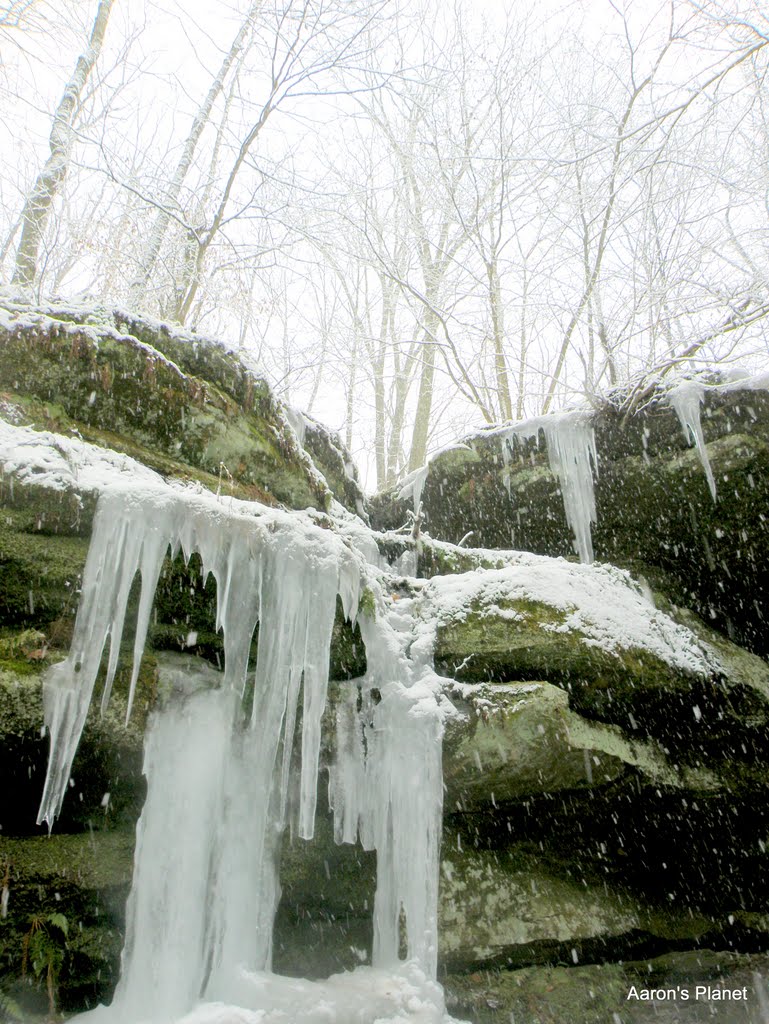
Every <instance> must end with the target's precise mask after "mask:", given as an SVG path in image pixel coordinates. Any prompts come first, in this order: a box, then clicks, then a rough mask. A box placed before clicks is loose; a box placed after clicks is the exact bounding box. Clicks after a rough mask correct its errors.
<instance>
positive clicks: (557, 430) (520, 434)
mask: <svg viewBox="0 0 769 1024" xmlns="http://www.w3.org/2000/svg"><path fill="white" fill-rule="evenodd" d="M704 397H705V387H704V385H703V384H700V383H698V382H697V381H694V380H688V381H684V382H683V383H682V384H679V385H678V386H677V387H675V388H672V389H671V390H670V391H669V392H668V395H667V401H668V403H669V405H670V406H671V408H673V409H674V411H675V413H676V415H677V416H678V420H679V422H680V424H681V429H682V430H683V432H684V437H685V438H686V440H687V442H688V443H691V444H693V445H694V447H695V448H696V449H697V454H698V456H699V459H700V462H701V464H702V468H703V470H704V472H705V476H706V478H707V481H708V487H709V488H710V493H711V495H712V497H713V501H715V500H716V482H715V478H714V476H713V471H712V469H711V466H710V460H709V458H708V453H707V449H706V447H705V438H704V436H703V433H702V423H701V419H700V405H701V404H702V402H703V401H704ZM592 420H593V416H592V413H591V412H589V411H585V410H582V409H575V410H573V411H570V412H565V413H559V414H556V415H552V416H540V417H538V418H536V419H531V420H523V421H522V422H520V423H512V424H506V425H505V426H503V427H493V428H491V429H489V430H487V431H485V436H486V437H497V438H499V440H500V442H501V444H502V458H503V460H504V463H505V473H504V475H503V480H504V483H505V487H506V488H507V491H508V494H510V475H509V472H508V471H507V466H508V465H509V462H510V458H511V456H512V454H513V451H514V448H515V445H516V443H522V442H523V441H537V442H538V441H539V433H540V431H542V433H543V434H544V437H545V442H546V444H547V455H548V461H549V463H550V469H551V471H552V473H553V475H554V476H555V478H556V480H557V481H558V484H559V486H560V488H561V494H562V496H563V507H564V512H565V515H566V522H567V523H568V525H569V527H570V529H571V531H572V533H573V534H574V550H575V552H576V554H577V555H578V556H579V560H580V561H581V562H585V563H590V562H592V561H593V538H592V524H593V523H595V522H596V521H597V518H596V508H595V489H594V474H596V473H597V472H598V453H597V451H596V445H595V431H594V429H593V422H592ZM428 471H429V464H428V465H425V466H422V467H421V468H420V469H418V470H416V471H415V472H414V473H413V474H412V475H411V477H410V478H409V480H408V482H407V484H406V485H405V486H404V487H403V488H402V489H401V491H400V493H399V495H398V497H402V498H405V497H411V498H413V502H414V511H415V514H417V515H418V513H419V507H420V505H421V500H422V491H423V489H424V485H425V481H426V479H427V474H428Z"/></svg>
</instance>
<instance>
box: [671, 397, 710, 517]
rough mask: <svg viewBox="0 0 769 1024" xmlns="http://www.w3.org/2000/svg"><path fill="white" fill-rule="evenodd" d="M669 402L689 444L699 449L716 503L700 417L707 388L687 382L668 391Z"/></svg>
mask: <svg viewBox="0 0 769 1024" xmlns="http://www.w3.org/2000/svg"><path fill="white" fill-rule="evenodd" d="M667 400H668V402H669V403H670V405H671V406H672V407H673V409H674V410H675V413H676V415H677V416H678V420H679V423H680V424H681V429H682V430H683V432H684V437H685V438H686V441H687V443H691V441H693V442H694V447H695V448H696V449H697V454H698V455H699V457H700V462H701V463H702V468H703V470H704V471H705V478H706V479H707V481H708V487H709V488H710V494H711V496H712V498H713V501H715V500H716V481H715V477H714V476H713V469H712V468H711V465H710V459H709V457H708V450H707V448H706V446H705V437H704V435H703V433H702V419H701V417H700V406H701V405H702V403H703V402H704V401H705V386H704V385H703V384H700V383H699V382H698V381H696V380H685V381H683V382H682V383H681V384H678V385H676V387H674V388H671V389H670V391H668V393H667Z"/></svg>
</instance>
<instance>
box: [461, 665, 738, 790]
mask: <svg viewBox="0 0 769 1024" xmlns="http://www.w3.org/2000/svg"><path fill="white" fill-rule="evenodd" d="M449 696H450V698H451V700H452V703H453V704H454V706H455V707H456V708H457V709H458V710H460V711H461V712H463V717H462V718H461V719H452V720H451V721H450V722H449V723H448V725H447V731H446V735H445V737H444V745H443V779H444V785H445V787H446V794H445V800H446V806H447V807H450V808H452V809H453V808H454V807H456V808H458V809H460V810H466V809H469V808H472V807H477V806H482V805H484V804H488V803H489V802H498V803H506V802H509V801H511V800H519V799H522V798H524V797H527V796H531V795H532V794H537V793H557V792H559V791H560V790H564V789H566V790H572V789H582V788H586V789H593V788H594V787H601V786H606V785H608V784H609V783H614V782H617V781H618V780H619V779H622V778H625V777H628V776H629V775H632V778H633V784H635V779H637V778H640V779H642V780H643V782H644V784H645V785H655V786H664V787H669V788H674V789H686V790H691V791H693V792H697V791H705V792H707V791H712V790H716V789H718V788H719V787H720V786H721V785H722V783H721V782H720V780H719V778H718V776H717V775H715V773H714V772H713V771H710V770H708V769H707V768H700V769H697V770H694V769H688V768H686V767H685V766H680V765H674V764H673V763H672V762H671V761H670V759H669V758H668V757H667V756H666V754H665V753H664V751H663V750H662V748H661V747H660V745H659V744H657V743H654V742H643V741H641V740H640V739H638V738H637V736H633V735H626V734H625V733H623V732H622V730H620V729H619V728H618V727H617V726H612V725H604V724H603V723H599V722H594V721H590V720H589V719H585V718H583V717H581V716H580V715H578V714H576V713H575V712H574V711H572V710H571V709H570V708H569V696H568V693H567V692H566V691H565V690H563V689H561V688H559V687H556V686H553V685H552V684H550V683H545V682H530V683H507V684H501V685H495V684H493V683H490V684H478V685H469V686H468V685H464V686H457V687H456V688H455V689H454V690H453V691H451V690H450V691H449Z"/></svg>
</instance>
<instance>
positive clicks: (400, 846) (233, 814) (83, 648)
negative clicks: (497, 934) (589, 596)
mask: <svg viewBox="0 0 769 1024" xmlns="http://www.w3.org/2000/svg"><path fill="white" fill-rule="evenodd" d="M169 549H170V550H171V552H172V553H175V552H177V551H181V552H182V553H183V554H184V556H185V557H186V558H187V559H189V558H190V556H191V555H192V554H193V553H194V552H196V553H197V554H198V555H199V556H200V559H201V564H202V571H203V573H204V575H207V574H208V573H211V574H212V575H213V576H214V578H215V580H216V584H217V623H216V625H217V628H221V631H222V633H223V643H224V651H225V666H224V672H223V673H222V675H221V686H220V687H219V689H214V690H212V689H203V690H199V691H198V692H192V693H187V694H186V695H184V696H183V698H177V699H176V700H172V701H169V703H168V705H167V706H166V707H165V708H164V709H161V710H160V711H157V712H155V713H154V714H153V716H152V719H151V724H150V726H149V727H148V733H147V738H146V746H145V761H144V771H145V775H146V777H147V785H148V795H147V800H146V803H145V807H144V810H143V812H142V816H141V818H140V821H139V825H138V827H137V846H136V856H135V865H134V881H133V886H132V890H131V895H130V898H129V905H128V913H127V934H126V944H125V949H124V952H123V966H122V975H121V979H120V982H119V984H118V988H117V990H116V993H115V998H114V1000H113V1003H112V1005H111V1006H110V1007H108V1008H105V1007H99V1008H97V1010H95V1011H92V1012H91V1013H90V1014H86V1015H85V1017H86V1018H92V1019H95V1020H103V1021H105V1022H109V1024H139V1022H152V1024H173V1022H178V1021H181V1020H182V1018H183V1019H184V1020H185V1021H186V1022H189V1024H191V1022H203V1021H214V1020H228V1021H231V1020H243V1021H254V1022H256V1021H260V1022H262V1024H266V1022H270V1021H273V1020H274V1021H275V1022H277V1021H285V1020H286V1019H288V1018H287V1017H286V1015H285V1010H286V1008H287V1007H291V1008H292V1009H291V1019H292V1020H296V1021H299V1020H301V1021H306V1022H307V1024H314V1022H316V1021H317V1022H321V1021H328V1020H329V1019H334V1020H339V1021H341V1020H348V1019H349V1020H353V1019H354V1020H355V1021H358V1022H360V1024H366V1022H373V1021H374V1020H377V1021H382V1022H385V1021H393V1022H396V1021H397V1022H401V1021H415V1022H416V1021H424V1022H425V1024H438V1022H440V1021H444V1020H448V1018H447V1017H446V1016H445V1008H444V1005H443V996H442V992H441V990H440V987H439V986H438V985H436V984H435V982H434V981H433V980H431V979H434V977H435V970H436V958H437V880H438V853H439V836H440V823H441V808H442V777H441V734H442V720H441V711H440V706H439V703H438V700H437V699H436V698H437V695H438V689H439V686H438V681H437V678H436V677H435V676H434V674H433V672H432V668H431V659H430V657H429V653H430V652H429V650H419V652H418V654H415V655H413V656H412V652H411V646H412V642H413V639H414V637H413V636H412V635H411V634H410V633H409V629H408V622H409V621H410V620H409V617H408V616H407V615H404V612H405V610H406V609H405V608H402V609H399V608H397V607H396V603H395V602H390V603H389V604H388V602H387V601H386V600H385V597H384V595H383V593H382V591H381V589H380V588H379V585H378V583H377V580H376V578H375V577H373V576H372V578H371V580H370V581H369V583H370V585H371V586H372V587H373V588H374V591H375V598H376V600H377V602H378V606H379V607H378V611H377V615H376V616H375V617H367V616H362V617H361V626H362V630H363V633H364V639H365V642H366V649H367V658H368V665H369V669H368V673H367V676H366V678H365V679H364V680H360V681H359V682H358V684H356V686H354V687H353V690H355V691H356V692H357V689H358V688H360V690H361V691H363V692H364V693H365V694H366V697H365V699H364V700H362V701H361V711H357V710H353V709H352V708H351V706H350V705H345V707H344V710H343V719H342V720H341V721H340V738H341V740H342V742H341V746H340V759H339V765H338V767H337V768H336V770H335V771H334V773H333V778H332V782H331V787H330V788H331V795H332V800H333V805H334V813H335V819H336V832H337V836H338V838H339V839H340V841H341V840H345V841H348V842H354V841H355V840H356V838H357V836H358V835H360V839H361V841H362V843H363V844H364V845H365V846H366V847H367V848H369V849H370V848H375V849H376V850H377V894H376V902H375V907H374V933H375V941H374V950H373V967H372V968H360V969H359V970H358V971H355V972H352V973H351V974H349V975H342V976H338V977H336V978H331V979H329V980H328V981H327V982H323V983H310V982H301V981H295V980H293V979H281V978H277V977H276V976H275V975H272V974H271V973H270V966H271V941H272V923H273V917H274V913H275V910H276V906H277V902H278V898H279V892H280V890H279V880H278V867H277V863H276V847H277V845H278V840H279V837H280V834H281V831H282V829H283V828H284V826H285V825H286V823H287V821H288V819H289V818H290V819H291V821H292V823H293V825H294V827H295V828H296V830H297V831H298V834H299V835H300V836H302V837H304V838H311V837H312V834H313V827H314V818H315V802H316V792H317V782H318V764H319V752H320V742H321V733H320V729H321V717H322V715H323V711H324V708H325V705H326V690H327V685H328V664H329V651H330V643H331V633H332V628H333V622H334V616H335V610H336V604H337V596H339V598H341V603H342V607H343V610H344V614H345V615H346V616H347V617H348V618H354V617H355V616H356V613H357V608H358V599H359V594H360V587H361V579H362V574H365V573H366V571H367V569H366V562H365V560H364V558H363V557H361V556H360V555H359V554H358V553H357V552H356V551H355V550H354V548H353V546H352V544H350V543H349V542H345V540H344V539H343V538H342V537H340V536H339V535H337V534H336V533H335V532H334V531H331V530H322V529H319V528H318V527H317V526H316V525H315V524H314V523H313V522H312V520H311V518H310V517H308V516H304V515H302V514H291V513H284V512H279V511H275V510H271V509H267V508H264V507H262V506H258V505H252V504H249V503H246V502H238V501H235V500H229V499H228V500H227V501H224V502H222V501H220V500H219V499H217V498H216V497H215V496H214V495H210V494H208V493H200V492H191V491H190V490H185V489H182V488H174V487H170V486H167V485H163V484H160V483H158V484H155V483H154V482H151V483H147V482H145V483H144V485H143V486H142V487H141V488H140V489H138V490H134V489H129V488H126V487H125V486H114V485H113V486H110V487H108V488H107V489H106V490H104V491H103V493H102V494H101V496H100V498H99V503H98V507H97V512H96V516H95V520H94V527H93V534H92V540H91V545H90V549H89V554H88V559H87V563H86V567H85V571H84V578H83V586H82V595H81V601H80V607H79V608H78V614H77V619H76V623H75V630H74V636H73V641H72V646H71V650H70V654H69V656H68V658H67V659H66V660H65V661H64V662H62V663H60V664H59V665H56V666H54V667H53V668H52V669H51V670H50V671H49V674H48V676H47V678H46V681H45V686H44V702H45V715H46V724H47V726H48V728H49V730H50V733H51V752H50V760H49V766H48V773H47V777H46V784H45V790H44V795H43V799H42V802H41V807H40V812H39V820H40V821H47V822H48V823H49V825H50V824H51V823H52V822H53V820H54V818H55V816H56V814H57V813H58V810H59V808H60V806H61V803H62V800H63V798H64V794H65V791H66V789H67V784H68V780H69V777H70V770H71V766H72V761H73V758H74V754H75V751H76V748H77V744H78V740H79V737H80V734H81V731H82V728H83V725H84V723H85V719H86V715H87V713H88V709H89V706H90V702H91V699H92V696H93V691H94V687H95V683H96V679H97V674H98V672H99V667H100V664H101V661H102V655H103V652H104V649H105V647H106V643H107V639H108V638H109V654H108V657H107V671H106V678H105V682H104V687H103V690H102V695H101V703H102V707H105V706H106V704H107V702H108V701H109V697H110V690H111V687H112V683H113V680H114V676H115V671H116V668H117V660H118V652H119V650H120V642H121V637H122V635H123V629H124V625H125V620H126V613H127V608H128V603H129V594H130V592H131V589H132V585H133V582H134V578H135V576H136V574H137V573H138V574H139V575H140V577H141V586H140V592H139V600H138V612H137V621H136V634H135V642H134V664H133V672H132V676H131V682H130V696H129V713H130V703H131V702H132V700H133V694H134V690H135V686H136V679H137V675H138V668H139V662H140V659H141V655H142V651H143V648H144V642H145V638H146V634H147V629H148V624H149V619H150V612H151V608H152V602H153V598H154V593H155V588H156V585H157V581H158V578H159V573H160V570H161V566H162V562H163V559H164V558H165V556H166V553H167V552H168V550H169ZM390 605H392V607H391V606H390ZM257 622H258V624H259V644H258V652H257V661H256V668H255V671H254V673H253V703H252V705H251V707H250V709H249V708H248V695H249V694H250V693H251V687H250V686H249V685H248V683H249V682H250V680H249V679H248V675H249V669H248V658H249V650H250V646H251V640H252V636H253V634H254V630H255V628H256V625H257ZM417 647H418V645H417ZM375 690H376V692H377V694H378V696H379V702H378V703H376V705H374V702H373V694H374V692H375ZM244 696H245V697H246V700H245V702H244ZM300 707H301V743H300V746H301V757H300V758H298V760H299V768H298V773H297V772H296V771H295V766H294V760H295V753H294V751H295V744H294V732H295V725H296V722H297V718H298V716H299V708H300ZM344 716H346V717H344ZM345 730H346V732H345ZM297 775H298V778H297ZM404 920H405V931H406V962H405V963H404V962H402V961H401V952H402V945H403V939H404V936H403V934H402V927H403V922H404ZM361 972H362V973H361ZM375 990H376V994H375ZM330 1006H335V1007H336V1010H335V1011H334V1013H333V1014H332V1016H331V1017H329V1007H330ZM185 1015H186V1016H185Z"/></svg>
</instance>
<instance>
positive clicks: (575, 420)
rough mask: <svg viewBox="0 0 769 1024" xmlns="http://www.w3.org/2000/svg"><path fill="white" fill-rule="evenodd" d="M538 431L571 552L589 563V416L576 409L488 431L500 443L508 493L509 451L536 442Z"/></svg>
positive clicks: (593, 454) (592, 514) (594, 460)
mask: <svg viewBox="0 0 769 1024" xmlns="http://www.w3.org/2000/svg"><path fill="white" fill-rule="evenodd" d="M540 430H541V431H542V432H543V433H544V435H545V441H546V442H547V457H548V461H549V464H550V469H551V470H552V472H553V475H554V476H555V477H556V479H557V480H558V483H559V484H560V487H561V494H562V496H563V508H564V512H565V514H566V522H567V523H568V524H569V527H570V528H571V531H572V533H573V534H574V550H575V551H576V553H577V554H578V555H579V560H580V562H586V563H589V562H592V561H593V539H592V530H591V527H592V524H593V523H595V522H596V521H597V516H596V509H595V487H594V484H593V474H594V472H595V471H596V470H597V467H598V453H597V451H596V446H595V431H594V429H593V419H592V413H590V412H586V411H583V410H581V409H577V410H574V411H570V412H565V413H560V414H558V415H554V416H541V417H539V418H538V419H533V420H526V421H524V422H523V423H515V424H513V425H512V426H506V427H503V428H502V429H501V430H499V431H492V432H490V433H493V434H495V435H497V436H499V437H500V439H501V441H502V457H503V460H504V465H505V469H504V480H505V483H506V486H507V488H508V493H509V490H510V482H509V481H510V476H509V470H508V465H509V460H510V448H511V447H512V445H513V444H514V443H515V440H516V438H517V439H519V440H520V441H538V439H539V432H540Z"/></svg>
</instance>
